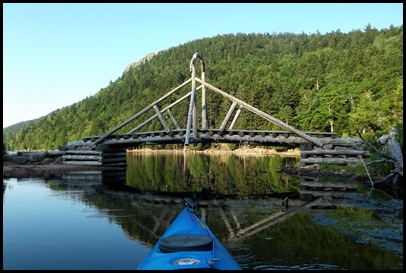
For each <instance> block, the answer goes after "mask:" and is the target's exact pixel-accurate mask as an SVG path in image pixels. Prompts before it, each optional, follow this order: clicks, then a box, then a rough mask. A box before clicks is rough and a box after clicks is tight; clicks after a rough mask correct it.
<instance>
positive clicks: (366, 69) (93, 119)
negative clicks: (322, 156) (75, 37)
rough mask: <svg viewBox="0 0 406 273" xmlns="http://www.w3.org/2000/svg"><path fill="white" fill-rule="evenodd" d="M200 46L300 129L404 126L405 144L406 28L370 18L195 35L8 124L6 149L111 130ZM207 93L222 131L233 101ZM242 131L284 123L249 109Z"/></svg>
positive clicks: (174, 76) (217, 67) (53, 144)
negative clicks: (31, 117) (83, 92)
mask: <svg viewBox="0 0 406 273" xmlns="http://www.w3.org/2000/svg"><path fill="white" fill-rule="evenodd" d="M195 52H200V53H201V54H202V56H203V57H204V62H205V67H206V81H207V82H208V83H210V84H211V85H213V86H216V87H217V88H219V89H221V90H223V91H225V92H227V93H229V94H231V95H233V96H235V97H237V98H239V99H241V100H243V101H244V102H246V103H248V104H251V105H252V106H254V107H256V108H258V109H260V110H262V111H264V112H266V113H268V114H270V115H272V116H273V117H275V118H277V119H279V120H282V121H283V122H285V123H288V124H289V125H291V126H293V127H295V128H297V129H299V130H302V131H320V132H324V131H326V132H330V131H334V132H337V134H338V136H341V137H347V136H348V137H357V130H359V131H360V132H362V133H363V134H364V138H365V139H368V138H371V137H373V138H378V137H379V136H380V135H382V134H385V133H387V132H388V130H389V128H390V127H391V126H396V127H397V128H398V130H399V129H400V130H399V139H398V141H399V142H400V143H401V145H402V146H403V25H402V26H399V27H394V26H390V27H389V28H388V29H382V30H377V29H375V28H373V27H371V26H370V25H367V26H366V27H365V29H364V30H354V31H351V32H349V33H342V32H340V31H339V30H337V31H333V32H331V33H327V34H324V35H321V34H320V33H314V34H304V33H302V34H291V33H273V34H269V33H264V34H254V33H252V34H243V33H237V34H228V35H218V36H215V37H212V38H202V39H199V40H195V41H191V42H188V43H185V44H183V45H179V46H176V47H173V48H169V49H166V50H163V51H160V52H159V53H157V54H156V55H155V56H154V57H153V58H152V59H151V60H149V61H146V62H144V63H142V64H140V65H138V66H136V67H133V68H131V69H130V70H129V71H128V72H124V73H123V74H122V76H121V77H119V78H118V79H117V80H115V81H110V84H109V85H108V86H106V87H104V88H101V89H100V91H99V92H98V93H96V94H95V95H94V96H90V97H86V98H85V99H83V100H82V101H80V102H77V103H74V104H72V105H70V106H67V107H64V108H62V109H57V110H55V111H53V112H52V113H50V114H49V115H46V116H44V117H43V118H41V119H40V120H39V121H38V120H36V122H27V123H26V125H25V126H24V127H23V128H19V129H18V130H10V129H9V130H7V128H6V129H3V143H4V145H6V147H7V150H19V149H24V148H25V147H28V148H29V149H32V150H39V149H43V150H53V149H57V148H58V147H59V146H65V145H66V144H67V143H68V142H70V141H77V140H81V139H82V138H83V137H85V136H94V135H103V134H105V133H106V132H108V131H110V130H111V129H113V128H115V127H116V126H118V125H119V124H121V123H123V122H124V121H126V120H127V119H128V118H130V117H131V116H133V115H134V114H136V113H138V112H139V111H140V110H142V109H144V108H145V107H146V106H147V105H149V104H151V103H152V102H154V101H155V100H157V99H158V98H160V97H162V96H163V95H165V94H166V93H168V92H169V91H170V90H172V89H173V88H175V87H177V86H179V85H180V84H181V83H183V82H184V81H185V80H187V79H189V78H190V71H189V63H190V60H191V58H192V56H193V54H194V53H195ZM100 57H101V58H102V57H103V56H100ZM198 64H199V62H198V61H197V62H196V67H197V69H196V75H197V76H198V77H200V66H199V65H198ZM207 96H208V98H207V101H208V113H209V121H210V127H211V128H218V127H219V126H220V124H221V122H222V121H223V119H224V117H225V115H226V114H227V111H228V109H229V107H230V105H231V102H230V101H229V100H227V99H223V98H222V97H221V96H220V95H218V94H216V93H214V92H209V91H208V95H207ZM180 97H181V95H179V96H178V97H176V96H174V97H173V98H171V102H173V101H175V100H176V99H178V98H180ZM166 105H167V104H166ZM166 105H165V106H166ZM183 105H184V107H183V106H182V107H177V108H173V109H171V111H172V112H173V114H174V116H175V117H176V118H177V119H178V120H177V121H178V123H179V124H186V120H187V113H188V102H186V103H185V104H183ZM161 108H162V107H161ZM153 114H155V113H153ZM151 115H152V114H151ZM151 115H148V116H147V117H145V118H143V119H142V120H141V121H144V120H146V119H147V118H149V117H150V116H151ZM141 121H139V122H138V123H137V124H135V125H138V124H139V123H140V122H141ZM168 123H169V124H170V119H168ZM135 125H134V124H131V123H130V124H129V125H127V126H125V127H124V128H122V129H120V131H119V132H117V133H126V132H128V131H129V130H131V129H132V128H134V126H135ZM170 125H171V124H170ZM181 127H182V126H181ZM184 128H186V126H184ZM235 128H238V129H247V130H254V129H255V130H280V129H281V128H279V127H277V126H276V125H273V124H272V123H270V122H268V121H266V120H264V119H262V118H260V117H259V116H256V115H254V114H252V113H250V112H249V111H243V112H242V114H241V115H240V117H239V119H238V122H237V124H236V125H235ZM156 130H163V128H162V126H161V124H160V123H159V121H156V122H152V123H150V124H149V125H148V126H146V127H145V128H143V131H156Z"/></svg>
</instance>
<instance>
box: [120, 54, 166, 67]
mask: <svg viewBox="0 0 406 273" xmlns="http://www.w3.org/2000/svg"><path fill="white" fill-rule="evenodd" d="M158 52H159V51H157V52H154V53H150V54H148V55H147V56H145V57H144V58H142V59H141V60H138V61H136V62H133V63H130V64H129V65H127V66H126V68H125V69H124V72H127V71H128V70H129V69H130V67H136V66H137V65H140V64H142V63H143V62H145V61H149V60H151V58H152V57H154V55H156V54H157V53H158Z"/></svg>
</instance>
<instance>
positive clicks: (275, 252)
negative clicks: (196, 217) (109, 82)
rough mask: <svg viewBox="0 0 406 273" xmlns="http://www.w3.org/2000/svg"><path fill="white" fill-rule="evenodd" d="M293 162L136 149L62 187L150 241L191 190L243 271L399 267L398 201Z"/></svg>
mask: <svg viewBox="0 0 406 273" xmlns="http://www.w3.org/2000/svg"><path fill="white" fill-rule="evenodd" d="M297 160H298V159H296V158H282V157H276V156H266V157H265V156H264V157H239V156H234V155H226V156H225V155H215V156H200V155H199V156H196V155H188V154H186V155H183V154H180V155H178V154H170V155H154V154H134V155H130V156H128V159H127V163H128V166H127V169H119V170H115V171H114V172H108V171H100V172H99V173H97V172H79V173H69V174H66V175H65V176H64V182H62V184H63V185H59V186H60V187H62V188H63V187H81V188H82V189H84V197H83V198H84V202H90V203H92V204H94V205H95V206H96V207H97V208H99V209H100V210H102V211H107V212H108V217H109V218H111V219H112V221H114V222H116V223H118V224H119V225H120V226H121V227H122V229H123V231H124V232H125V233H126V234H127V235H128V236H129V237H130V238H132V239H133V240H135V241H137V242H139V243H141V244H143V245H146V246H148V247H152V246H153V245H154V244H155V243H156V242H157V240H158V239H159V237H160V236H161V235H162V234H163V233H164V231H165V230H166V229H167V228H168V227H169V225H170V223H171V222H172V221H173V220H174V219H175V217H176V216H177V215H178V214H179V212H180V211H181V210H182V208H183V197H192V198H193V199H194V200H195V201H197V204H198V207H199V210H200V214H201V215H202V217H203V218H204V219H205V221H206V222H207V223H208V225H209V226H210V228H211V229H212V231H213V232H214V233H215V234H216V236H217V237H218V238H219V239H220V240H221V241H222V242H223V243H224V245H225V246H226V248H227V249H228V250H229V251H230V253H231V254H232V255H233V256H234V257H235V258H236V260H237V262H238V263H239V264H240V265H241V266H242V267H243V268H244V269H326V270H331V269H333V270H334V269H403V202H402V200H400V202H397V200H392V199H390V198H388V196H386V195H384V194H382V193H381V192H379V191H371V190H370V189H366V188H363V187H362V186H360V185H357V183H356V182H354V181H340V180H336V179H328V180H326V179H323V178H318V177H311V178H309V177H305V176H297V177H295V176H290V175H287V174H284V173H282V172H281V171H280V170H281V169H282V168H283V167H286V166H288V165H294V164H295V163H296V162H297ZM398 201H399V200H398Z"/></svg>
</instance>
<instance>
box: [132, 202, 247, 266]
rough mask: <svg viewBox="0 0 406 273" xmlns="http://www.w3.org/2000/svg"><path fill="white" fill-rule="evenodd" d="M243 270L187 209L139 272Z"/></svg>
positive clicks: (200, 220) (175, 221)
mask: <svg viewBox="0 0 406 273" xmlns="http://www.w3.org/2000/svg"><path fill="white" fill-rule="evenodd" d="M178 269H217V270H241V269H242V268H241V267H240V265H239V264H238V263H237V262H236V261H235V260H234V258H233V257H232V256H231V255H230V253H229V252H228V251H227V249H226V248H225V247H224V246H223V244H222V243H221V242H220V241H219V240H218V239H217V238H216V236H215V235H214V234H213V233H212V232H211V230H210V229H209V227H208V226H207V225H206V223H205V222H204V221H203V220H202V218H201V217H200V216H199V215H198V214H197V213H195V212H194V210H193V209H190V208H189V207H185V208H184V209H183V210H182V211H181V213H180V214H179V215H178V217H177V218H176V219H175V220H174V221H173V223H172V224H171V225H170V226H169V228H168V229H167V230H166V231H165V233H164V234H163V235H162V237H161V238H160V239H159V240H158V242H157V243H156V244H155V245H154V247H153V248H152V250H151V251H150V253H149V254H148V255H147V257H146V258H145V259H144V261H143V262H142V263H141V265H140V266H139V267H138V270H178Z"/></svg>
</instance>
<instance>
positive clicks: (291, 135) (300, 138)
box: [62, 52, 369, 167]
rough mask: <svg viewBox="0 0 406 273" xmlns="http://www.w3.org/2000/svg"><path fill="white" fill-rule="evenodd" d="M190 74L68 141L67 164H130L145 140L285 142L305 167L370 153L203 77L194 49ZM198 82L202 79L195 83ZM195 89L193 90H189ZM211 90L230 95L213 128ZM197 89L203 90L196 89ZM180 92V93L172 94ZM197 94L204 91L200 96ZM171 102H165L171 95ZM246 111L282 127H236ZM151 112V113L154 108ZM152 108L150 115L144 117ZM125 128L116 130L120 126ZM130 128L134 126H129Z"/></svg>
mask: <svg viewBox="0 0 406 273" xmlns="http://www.w3.org/2000/svg"><path fill="white" fill-rule="evenodd" d="M197 59H199V60H200V63H201V77H200V78H199V77H197V76H196V65H195V61H196V60H197ZM190 72H191V78H189V79H188V80H186V81H185V82H183V83H182V84H181V85H179V86H178V87H176V88H174V89H173V90H171V91H170V92H168V93H167V94H165V95H164V96H163V97H161V98H159V99H158V100H156V101H155V102H153V103H152V104H150V105H148V106H147V107H145V108H144V109H143V110H141V111H140V112H138V113H136V114H135V115H133V116H132V117H130V118H129V119H127V120H126V121H124V122H123V123H121V124H120V125H118V126H117V127H115V128H113V129H112V130H110V131H109V132H107V133H106V134H104V135H102V136H88V137H84V138H83V139H82V140H80V141H74V142H69V143H68V145H67V146H66V147H64V155H63V156H62V160H63V163H64V164H80V165H99V166H117V165H120V166H122V165H126V150H127V149H130V148H131V149H133V148H137V147H144V146H147V145H158V144H183V145H184V146H188V145H190V144H194V145H197V144H199V143H202V144H211V143H234V144H243V145H260V146H284V147H287V148H300V153H301V162H300V164H301V167H309V166H310V165H311V166H314V165H318V164H321V163H330V164H353V163H357V162H359V161H360V160H362V158H363V157H368V156H369V153H368V151H367V150H366V147H365V145H364V144H363V141H362V139H361V138H337V137H336V133H334V132H304V131H300V130H298V129H296V128H294V127H292V126H290V125H288V124H286V123H284V122H283V121H281V120H278V119H277V118H275V117H273V116H271V115H269V114H267V113H265V112H263V111H261V110H259V109H257V108H255V107H254V106H252V105H250V104H248V103H246V102H244V101H242V100H240V99H238V98H236V97H234V96H232V95H230V94H228V93H226V92H224V91H222V90H220V89H219V88H217V87H215V86H213V85H211V84H209V83H207V82H206V80H205V66H204V61H203V57H202V56H201V54H200V53H198V52H196V53H195V54H194V55H193V57H192V59H191V61H190ZM197 84H199V85H198V86H197ZM190 85H191V89H187V92H186V94H184V95H183V96H182V95H178V93H179V92H180V91H179V90H181V89H185V88H184V87H185V86H190ZM189 90H191V91H189ZM207 90H210V91H213V92H215V93H217V94H219V95H221V96H222V97H223V99H224V100H228V103H229V104H231V105H230V108H229V109H228V112H227V113H226V115H225V118H224V120H223V122H222V123H221V125H220V127H218V128H209V120H208V113H207V109H208V105H207V100H206V91H207ZM198 91H200V92H199V93H198ZM175 93H177V94H176V95H177V98H178V99H176V98H174V96H175V95H174V94H175ZM198 95H200V96H199V97H198ZM171 96H172V98H171V99H170V101H172V102H171V103H169V104H167V105H163V102H164V101H165V100H167V99H168V98H170V97H171ZM186 99H188V100H189V103H188V104H187V105H188V107H189V108H188V115H187V121H186V124H184V125H183V126H182V127H183V128H181V126H180V125H179V123H178V120H177V119H176V118H175V116H174V114H173V111H171V110H172V109H173V108H174V107H179V106H178V105H182V102H183V101H185V100H186ZM198 100H199V101H200V102H201V108H200V110H201V116H200V117H198V114H197V113H198V106H197V101H198ZM243 110H247V111H250V112H251V113H254V114H255V115H257V116H259V117H261V118H264V119H265V120H267V121H269V122H271V123H273V124H275V125H277V126H279V127H280V128H282V130H280V131H263V130H246V129H235V128H234V127H235V124H236V122H237V119H238V117H239V115H240V114H241V112H242V111H243ZM150 112H152V113H150ZM147 113H150V116H149V117H147V118H146V119H145V118H144V119H141V122H140V117H141V116H143V115H145V114H147ZM156 120H159V122H160V124H161V125H162V128H163V129H162V130H160V131H152V132H143V131H142V130H141V129H142V128H143V127H144V126H145V125H147V124H149V123H151V122H152V121H156ZM123 128H124V129H126V130H128V131H127V132H126V133H124V134H123V133H117V132H118V131H119V130H121V131H122V130H124V129H123ZM127 128H130V129H127Z"/></svg>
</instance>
